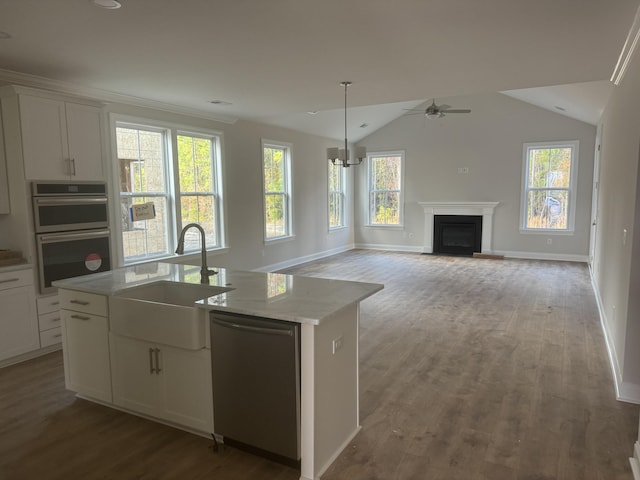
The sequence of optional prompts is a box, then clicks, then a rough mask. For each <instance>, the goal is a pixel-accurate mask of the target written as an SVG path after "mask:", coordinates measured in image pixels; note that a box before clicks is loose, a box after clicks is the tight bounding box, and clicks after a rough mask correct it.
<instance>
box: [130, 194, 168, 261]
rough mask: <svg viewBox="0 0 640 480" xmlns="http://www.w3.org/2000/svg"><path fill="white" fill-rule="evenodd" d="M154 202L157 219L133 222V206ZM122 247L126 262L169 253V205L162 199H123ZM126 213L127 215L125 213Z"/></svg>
mask: <svg viewBox="0 0 640 480" xmlns="http://www.w3.org/2000/svg"><path fill="white" fill-rule="evenodd" d="M146 202H153V204H154V207H155V210H156V218H154V219H153V220H141V221H137V222H133V221H131V219H130V216H129V207H130V206H131V204H139V203H146ZM121 207H122V219H123V225H122V247H123V251H124V258H125V260H135V259H142V258H145V257H152V256H155V255H162V254H165V253H167V250H168V245H167V234H166V232H167V230H166V224H167V204H166V201H165V199H164V198H162V197H133V198H131V197H130V198H121ZM125 212H126V213H125Z"/></svg>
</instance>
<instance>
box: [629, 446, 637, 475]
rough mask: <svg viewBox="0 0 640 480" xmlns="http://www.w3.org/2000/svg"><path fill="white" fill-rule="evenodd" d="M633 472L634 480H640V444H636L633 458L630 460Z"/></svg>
mask: <svg viewBox="0 0 640 480" xmlns="http://www.w3.org/2000/svg"><path fill="white" fill-rule="evenodd" d="M629 463H630V464H631V472H632V473H633V479H634V480H640V442H636V444H635V446H634V448H633V457H631V458H629Z"/></svg>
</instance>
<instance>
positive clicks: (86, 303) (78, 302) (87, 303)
mask: <svg viewBox="0 0 640 480" xmlns="http://www.w3.org/2000/svg"><path fill="white" fill-rule="evenodd" d="M69 303H75V304H76V305H83V306H86V305H89V303H90V302H85V301H84V300H69Z"/></svg>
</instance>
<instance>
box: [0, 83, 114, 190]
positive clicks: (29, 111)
mask: <svg viewBox="0 0 640 480" xmlns="http://www.w3.org/2000/svg"><path fill="white" fill-rule="evenodd" d="M0 94H1V95H2V114H3V119H4V122H5V125H4V131H5V139H9V138H11V140H12V141H11V145H10V147H9V148H8V149H7V162H11V164H12V165H20V167H21V168H22V167H24V178H25V179H26V180H63V181H81V180H104V178H105V174H104V166H103V141H102V140H103V139H102V132H103V129H102V127H103V125H102V122H103V117H102V110H101V105H100V104H99V103H97V102H93V101H91V100H85V99H80V98H75V97H67V96H61V95H56V94H52V93H49V92H45V91H42V90H37V89H32V88H26V87H2V88H1V89H0ZM7 132H9V133H10V134H11V135H9V133H7ZM7 141H8V140H7Z"/></svg>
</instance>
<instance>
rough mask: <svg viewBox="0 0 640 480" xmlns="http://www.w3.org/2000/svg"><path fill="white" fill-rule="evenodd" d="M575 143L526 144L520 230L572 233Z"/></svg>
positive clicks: (575, 161)
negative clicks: (521, 225) (521, 224)
mask: <svg viewBox="0 0 640 480" xmlns="http://www.w3.org/2000/svg"><path fill="white" fill-rule="evenodd" d="M577 148H578V142H563V143H553V144H549V143H546V144H539V143H535V144H533V143H531V144H526V145H525V148H524V152H525V158H524V164H525V168H524V180H523V184H524V189H523V195H524V200H523V205H524V207H523V229H524V230H541V231H571V230H573V202H574V199H573V197H574V183H575V182H574V178H575V173H576V172H575V170H576V163H577V160H576V158H577Z"/></svg>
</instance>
